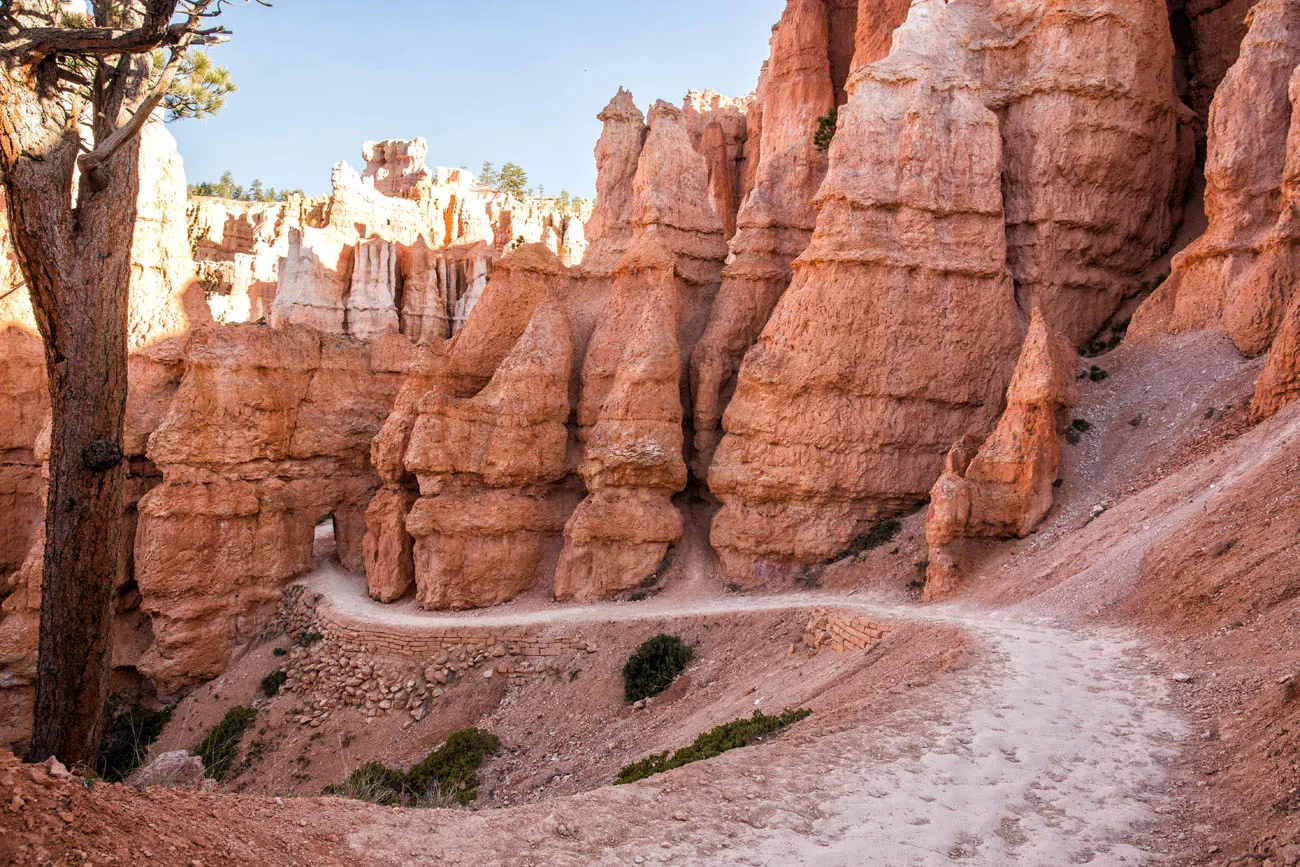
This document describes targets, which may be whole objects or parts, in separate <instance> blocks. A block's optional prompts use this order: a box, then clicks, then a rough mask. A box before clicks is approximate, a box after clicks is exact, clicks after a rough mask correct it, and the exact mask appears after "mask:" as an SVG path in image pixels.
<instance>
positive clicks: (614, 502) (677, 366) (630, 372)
mask: <svg viewBox="0 0 1300 867" xmlns="http://www.w3.org/2000/svg"><path fill="white" fill-rule="evenodd" d="M614 280H615V282H614V291H613V294H612V295H611V297H610V301H609V305H608V313H607V316H606V318H605V319H604V320H603V321H602V322H601V324H600V325H599V326H598V327H597V330H596V333H595V335H594V336H593V337H592V340H591V344H590V346H589V347H588V349H587V356H586V361H585V362H584V363H583V367H582V399H581V401H580V402H579V404H578V424H579V438H580V440H581V442H582V444H583V459H582V463H581V465H580V467H579V473H580V474H581V475H582V479H583V482H584V483H585V484H586V487H587V490H588V491H589V494H588V496H587V498H586V499H585V500H583V502H582V503H581V504H580V505H579V506H578V508H577V510H576V511H575V512H574V513H573V515H572V516H571V517H570V518H569V521H568V523H567V525H566V526H565V531H564V536H565V546H564V551H563V553H562V554H561V555H560V561H559V564H558V566H557V567H556V572H555V596H556V598H557V599H588V598H605V597H608V596H611V595H613V594H615V593H618V592H620V591H623V590H628V589H631V588H633V587H636V586H638V585H640V584H641V583H642V582H643V581H645V580H646V579H647V578H649V577H650V576H652V575H653V574H654V573H655V571H656V569H658V567H659V565H660V563H661V562H662V561H663V559H664V556H665V555H666V554H667V552H668V547H669V546H670V545H672V544H675V543H676V542H677V541H678V540H679V539H680V538H681V535H682V518H681V515H680V514H678V512H677V510H676V508H674V507H673V505H672V495H673V494H675V493H677V492H678V491H680V490H682V488H684V487H685V485H686V464H685V461H684V460H683V454H682V403H681V372H682V361H681V351H680V348H679V346H678V342H677V334H678V330H679V319H680V308H681V304H680V295H681V291H682V290H681V288H680V286H679V283H678V277H677V274H676V268H675V262H674V259H673V256H672V255H671V254H670V253H669V252H668V251H667V250H665V249H664V248H663V247H661V246H659V245H658V244H657V243H655V242H654V241H651V240H646V241H642V242H641V243H640V244H638V246H636V247H634V248H633V249H632V250H631V251H629V252H628V254H627V255H626V256H625V257H624V258H623V260H622V262H620V263H619V266H618V270H617V271H616V272H615V278H614Z"/></svg>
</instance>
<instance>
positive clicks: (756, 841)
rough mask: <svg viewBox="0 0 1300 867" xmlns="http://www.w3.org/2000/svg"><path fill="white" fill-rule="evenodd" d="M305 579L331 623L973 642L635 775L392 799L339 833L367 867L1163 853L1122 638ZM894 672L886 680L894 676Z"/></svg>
mask: <svg viewBox="0 0 1300 867" xmlns="http://www.w3.org/2000/svg"><path fill="white" fill-rule="evenodd" d="M310 585H311V586H312V587H313V588H314V589H316V590H318V591H319V592H322V593H323V594H324V595H325V597H326V600H325V602H326V604H327V605H328V606H329V607H331V608H333V609H334V610H335V611H336V612H337V613H338V614H341V615H343V616H345V617H347V618H348V619H352V618H356V619H361V620H369V621H371V622H382V623H384V624H387V625H400V626H403V627H408V628H413V629H419V628H421V627H424V628H439V627H446V626H450V625H468V624H471V623H472V624H478V625H492V626H505V625H525V624H528V625H537V624H561V623H583V622H606V623H608V622H622V621H632V620H638V619H646V618H658V617H664V616H694V615H725V614H728V613H738V612H752V611H768V610H782V609H800V608H807V607H810V606H815V605H834V606H836V607H839V608H856V609H861V610H862V611H864V612H867V613H870V614H873V615H876V616H880V617H887V618H895V619H912V620H920V621H935V622H943V623H949V624H953V625H956V626H959V627H960V628H962V629H964V630H966V631H967V632H968V633H969V634H970V635H971V636H972V637H974V638H975V639H976V640H978V641H980V642H981V643H982V644H983V645H984V646H985V649H986V652H985V654H984V660H983V661H982V662H981V663H980V664H979V665H977V666H976V667H975V669H974V670H973V671H971V672H969V673H966V674H963V675H960V676H955V677H954V678H953V679H952V680H951V681H946V682H945V686H946V688H947V692H946V693H945V694H944V700H943V703H942V706H941V707H916V708H912V709H910V710H908V711H906V712H903V713H899V714H896V715H894V716H893V717H891V718H889V719H888V720H887V721H886V723H885V724H883V725H880V726H878V727H872V728H869V729H849V730H846V731H839V732H835V733H831V734H824V733H818V734H811V733H800V732H799V731H798V730H797V729H796V730H794V731H792V732H791V733H790V734H788V735H786V736H785V737H783V738H782V739H780V740H779V741H777V742H774V743H771V744H767V745H762V746H758V747H754V748H750V749H748V750H741V751H737V752H734V753H730V754H727V755H725V756H723V757H721V758H718V759H715V760H712V761H710V762H706V763H701V764H698V765H692V766H689V767H687V768H683V769H681V770H679V771H676V772H673V773H670V774H666V775H663V776H660V777H655V778H651V779H650V780H647V781H644V782H642V783H639V784H636V785H633V786H624V787H617V788H614V787H607V788H602V789H598V790H595V791H591V792H587V793H584V794H581V795H577V796H573V797H569V798H560V799H556V800H553V801H548V802H545V803H542V804H538V805H530V806H526V807H519V808H513V809H507V810H495V811H483V812H479V813H472V814H471V813H454V812H452V813H447V812H441V811H439V812H431V811H410V812H401V811H394V812H390V813H385V814H384V816H383V818H382V820H381V821H380V822H378V823H377V824H367V825H364V826H358V827H355V828H354V829H353V830H352V831H351V832H350V834H349V835H348V841H349V845H350V846H351V847H352V848H353V849H354V850H355V851H356V852H357V853H358V854H361V853H364V854H365V856H366V857H367V858H368V859H371V860H372V861H373V862H374V863H393V864H407V863H453V864H455V863H459V864H475V865H495V864H501V865H506V864H509V865H520V864H537V865H569V864H572V865H580V864H581V865H586V864H642V863H645V864H659V863H665V864H669V863H671V864H756V865H758V864H762V865H767V864H810V865H831V867H837V865H846V867H847V865H863V864H870V865H890V867H894V865H921V864H924V865H928V864H948V863H951V862H952V861H954V860H956V861H961V862H964V863H969V864H981V865H1017V864H1020V865H1036V867H1038V865H1054V864H1080V863H1098V864H1120V863H1131V864H1145V863H1167V862H1168V860H1169V852H1168V851H1167V847H1166V845H1165V842H1162V840H1161V835H1162V833H1163V832H1162V831H1160V830H1159V829H1158V825H1159V822H1160V819H1161V816H1162V815H1164V814H1167V813H1168V812H1170V809H1171V806H1170V803H1169V802H1168V800H1167V798H1166V796H1165V795H1164V794H1163V793H1162V789H1163V787H1162V782H1163V778H1164V773H1163V771H1162V764H1163V762H1164V761H1165V760H1167V759H1170V758H1172V757H1173V755H1174V754H1175V752H1176V751H1177V748H1178V745H1179V741H1180V740H1181V738H1182V737H1183V734H1184V726H1183V724H1182V723H1181V721H1180V720H1179V719H1178V718H1177V717H1176V716H1175V715H1174V714H1173V712H1172V711H1171V710H1169V708H1168V704H1167V701H1166V688H1167V687H1166V684H1167V682H1168V677H1167V675H1157V674H1155V673H1153V672H1151V671H1150V670H1148V668H1147V666H1146V665H1145V663H1144V662H1143V661H1142V658H1141V654H1140V652H1139V649H1138V647H1137V645H1136V643H1135V642H1133V641H1132V640H1130V639H1128V638H1126V637H1125V636H1123V635H1120V634H1118V633H1116V632H1113V631H1104V630H1090V631H1087V632H1074V631H1068V630H1064V629H1061V628H1058V627H1054V626H1051V625H1049V624H1047V623H1046V622H1045V621H1044V622H1028V623H1027V622H1022V621H1018V620H1015V619H1012V618H1011V617H1009V616H1007V615H1006V614H1005V613H1001V614H990V613H987V612H981V611H975V610H971V609H965V608H960V607H928V608H924V609H922V608H917V607H911V606H896V605H880V604H875V603H872V602H870V601H866V600H863V599H862V598H860V597H854V596H836V595H830V594H815V593H807V594H789V595H783V596H768V597H734V596H729V597H723V598H715V599H710V600H692V601H691V602H690V603H689V604H685V605H683V604H682V600H678V601H673V600H651V601H649V602H643V603H639V604H605V605H586V606H547V607H545V608H542V609H537V610H525V609H518V610H508V611H501V610H493V611H491V612H487V613H467V614H452V615H445V614H429V613H422V612H419V611H418V610H416V609H414V608H412V607H397V608H393V607H388V606H379V605H377V604H374V603H372V602H370V601H369V600H368V599H367V598H366V597H365V596H364V592H363V591H362V590H361V588H360V587H359V585H358V583H357V579H356V578H355V577H354V576H350V575H347V574H346V573H342V572H341V571H339V570H337V569H328V568H327V569H323V570H321V571H319V572H318V573H317V574H316V575H315V576H314V577H313V579H312V580H311V582H310ZM905 687H906V685H905V684H901V685H899V687H897V688H900V689H902V688H905Z"/></svg>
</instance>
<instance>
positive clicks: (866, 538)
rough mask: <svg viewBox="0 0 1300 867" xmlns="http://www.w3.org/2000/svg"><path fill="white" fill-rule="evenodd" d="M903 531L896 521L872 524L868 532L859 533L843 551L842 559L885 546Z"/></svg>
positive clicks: (891, 519)
mask: <svg viewBox="0 0 1300 867" xmlns="http://www.w3.org/2000/svg"><path fill="white" fill-rule="evenodd" d="M902 529H903V525H902V524H900V523H899V522H898V521H897V520H895V519H893V518H890V519H889V520H887V521H880V522H879V523H877V524H874V525H873V526H872V527H871V529H870V530H867V531H866V532H865V533H859V534H858V537H857V538H856V539H854V540H853V543H852V544H850V545H849V547H848V548H847V549H846V550H845V551H844V554H843V555H841V559H842V558H843V557H856V556H858V555H859V554H865V553H866V552H868V551H874V550H875V549H877V548H879V547H880V546H881V545H887V544H889V543H890V542H892V541H894V537H895V536H897V535H898V534H899V532H900V531H901V530H902Z"/></svg>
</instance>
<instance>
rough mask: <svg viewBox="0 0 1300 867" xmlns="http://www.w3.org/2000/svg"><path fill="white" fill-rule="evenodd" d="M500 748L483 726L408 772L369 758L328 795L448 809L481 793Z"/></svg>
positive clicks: (457, 734)
mask: <svg viewBox="0 0 1300 867" xmlns="http://www.w3.org/2000/svg"><path fill="white" fill-rule="evenodd" d="M500 748H501V741H500V739H499V738H497V736H496V735H494V734H491V733H490V732H485V731H483V730H482V729H462V730H460V731H458V732H453V733H452V734H451V736H450V737H448V738H447V742H446V743H445V744H443V745H442V746H440V747H438V749H436V750H434V751H433V752H431V753H429V755H428V756H426V757H425V758H424V759H423V760H422V761H420V762H418V763H416V764H414V765H412V766H411V769H410V770H409V771H395V770H393V769H391V768H388V767H385V766H384V765H383V764H382V763H380V762H367V763H366V764H364V765H362V766H361V767H359V768H357V769H356V770H355V771H353V772H352V773H351V774H349V775H348V778H347V780H345V781H344V782H342V783H340V784H338V785H331V786H326V787H325V791H324V794H326V795H339V796H341V797H344V798H354V799H356V800H358V801H370V802H371V803H374V804H384V805H387V806H393V805H401V806H406V807H448V806H452V805H453V804H468V803H470V802H471V801H473V800H474V799H475V798H476V797H478V769H479V768H480V767H481V766H482V764H483V762H484V761H485V760H486V759H487V758H488V757H489V756H491V755H493V754H494V753H496V751H497V750H499V749H500Z"/></svg>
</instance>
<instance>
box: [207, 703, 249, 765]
mask: <svg viewBox="0 0 1300 867" xmlns="http://www.w3.org/2000/svg"><path fill="white" fill-rule="evenodd" d="M255 716H257V711H256V710H254V709H253V708H251V707H248V706H246V705H237V706H236V707H232V708H231V709H230V710H228V711H226V715H225V716H224V717H222V718H221V722H219V723H217V724H216V726H215V727H213V729H212V731H210V732H208V736H207V737H206V738H204V739H203V740H202V741H201V742H200V743H199V745H198V746H197V747H195V748H194V750H193V752H194V754H195V755H197V756H198V757H199V758H200V759H202V760H203V769H204V771H206V772H207V775H208V776H209V777H211V778H212V779H214V780H217V781H218V782H220V781H222V780H225V778H226V774H228V773H230V766H231V765H232V764H234V761H235V756H236V755H238V754H239V739H240V738H242V737H243V736H244V729H246V728H248V725H249V723H251V722H252V721H253V718H254V717H255Z"/></svg>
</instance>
